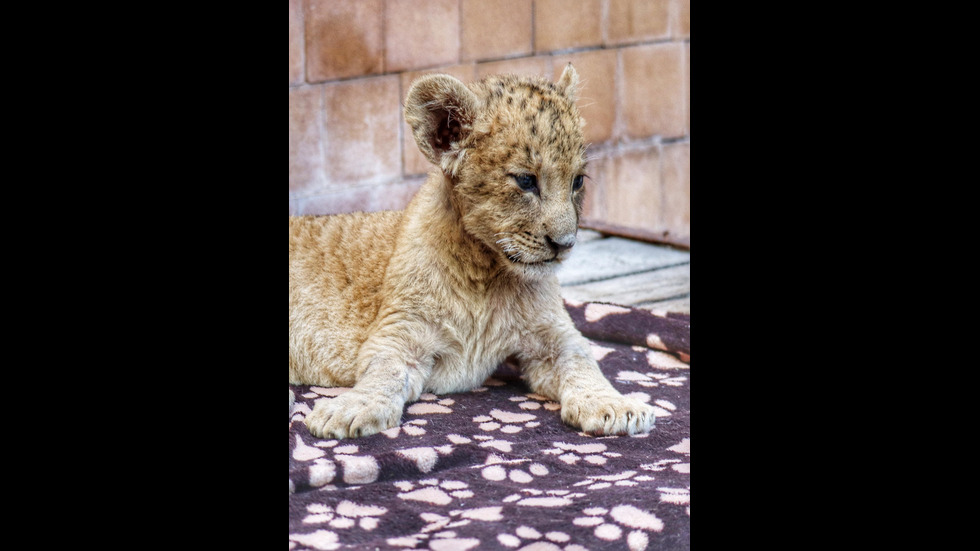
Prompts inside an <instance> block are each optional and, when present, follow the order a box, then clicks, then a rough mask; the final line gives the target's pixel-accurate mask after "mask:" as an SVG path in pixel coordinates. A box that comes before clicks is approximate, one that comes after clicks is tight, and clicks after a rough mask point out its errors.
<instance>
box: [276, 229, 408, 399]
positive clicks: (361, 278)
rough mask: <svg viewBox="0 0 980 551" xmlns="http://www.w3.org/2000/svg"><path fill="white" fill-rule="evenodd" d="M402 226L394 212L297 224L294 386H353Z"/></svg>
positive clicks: (292, 254) (292, 282)
mask: <svg viewBox="0 0 980 551" xmlns="http://www.w3.org/2000/svg"><path fill="white" fill-rule="evenodd" d="M401 219H402V213H401V212H393V211H384V212H374V213H354V214H338V215H333V216H290V217H289V372H290V373H289V378H290V381H292V382H295V383H305V384H331V383H332V384H353V363H354V359H355V358H356V356H357V350H358V348H359V347H360V345H361V343H362V342H363V341H364V338H365V330H366V329H367V327H368V326H369V325H370V324H371V322H372V321H374V318H375V316H376V315H377V312H378V308H379V307H380V300H381V297H380V290H381V286H382V283H383V281H384V275H385V271H386V269H387V267H388V259H389V258H390V257H391V253H392V251H393V249H394V245H395V241H396V239H397V236H398V231H399V224H400V222H401ZM327 365H329V366H330V371H331V372H332V373H334V375H332V376H330V375H327V374H326V369H325V367H326V366H327ZM348 370H350V373H349V376H350V377H351V379H350V380H349V381H347V380H344V379H346V375H348V374H347V373H346V371H348Z"/></svg>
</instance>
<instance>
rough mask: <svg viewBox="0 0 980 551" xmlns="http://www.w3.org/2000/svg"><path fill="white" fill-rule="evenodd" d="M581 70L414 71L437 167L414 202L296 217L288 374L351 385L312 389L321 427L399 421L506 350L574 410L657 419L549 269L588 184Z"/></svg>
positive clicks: (592, 426)
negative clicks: (545, 75)
mask: <svg viewBox="0 0 980 551" xmlns="http://www.w3.org/2000/svg"><path fill="white" fill-rule="evenodd" d="M577 82H578V76H577V74H576V72H575V70H574V69H573V68H572V67H571V65H569V66H567V67H566V68H565V70H564V72H563V73H562V75H561V78H560V79H559V80H558V82H557V83H552V82H548V81H544V80H538V79H531V78H527V77H516V76H499V77H490V78H488V79H486V80H484V81H481V82H477V83H473V84H470V85H469V86H466V85H464V84H463V83H462V82H460V81H459V80H457V79H455V78H453V77H451V76H448V75H426V76H423V77H420V78H419V79H417V80H416V81H415V82H414V83H413V84H412V87H411V88H410V90H409V92H408V96H407V99H406V102H405V120H406V121H408V123H409V125H410V126H411V127H412V131H413V133H414V136H415V139H416V142H417V143H418V146H419V149H420V150H421V151H422V153H423V154H424V155H425V156H426V157H427V158H428V159H429V160H430V161H431V162H432V163H433V164H434V165H436V166H437V167H438V170H433V171H432V172H431V173H430V175H429V178H428V180H427V181H426V182H425V184H424V185H423V186H422V188H421V189H420V190H419V192H418V193H417V194H416V196H415V197H414V198H413V199H412V201H411V203H410V204H409V205H408V207H407V208H406V210H404V211H402V212H378V213H369V214H365V213H355V214H343V215H336V216H324V217H312V216H302V217H290V219H289V381H290V383H294V384H312V385H319V386H327V387H332V386H347V387H353V388H352V389H351V390H350V391H348V392H346V393H344V394H341V395H340V396H337V397H336V398H333V399H330V400H321V401H319V402H317V403H316V405H315V407H314V409H313V412H312V413H311V414H310V415H309V416H307V418H306V424H307V426H308V427H309V429H310V431H311V432H312V433H313V434H314V435H316V436H319V437H323V438H353V437H358V436H366V435H369V434H374V433H376V432H379V431H382V430H385V429H387V428H390V427H393V426H396V425H397V424H398V423H399V421H400V419H401V415H402V410H403V408H404V406H405V404H406V403H409V402H412V401H415V400H417V399H418V398H419V396H420V395H421V394H422V393H423V392H432V393H436V394H441V393H452V392H462V391H466V390H470V389H472V388H475V387H477V386H479V385H480V384H481V383H482V382H483V381H484V380H485V379H486V378H487V377H488V376H489V375H490V374H491V373H492V372H493V371H494V369H495V367H496V366H497V365H499V364H500V363H501V362H502V361H504V360H505V359H506V358H508V357H510V358H512V359H515V360H516V361H517V363H518V364H519V365H520V367H521V370H522V373H523V376H524V379H525V381H526V383H527V384H528V386H529V387H530V389H531V390H532V391H534V392H536V393H538V394H541V395H544V396H547V397H549V398H551V399H553V400H556V401H558V402H560V404H561V417H562V419H563V420H564V421H565V422H566V423H568V424H570V425H572V426H574V427H577V428H580V429H582V430H584V431H587V432H590V433H594V434H623V433H636V432H645V431H648V430H650V427H651V426H652V424H653V422H654V416H653V409H652V408H651V407H650V406H648V405H646V404H644V403H642V402H640V401H638V400H634V399H631V398H626V397H624V396H622V395H621V394H620V393H619V392H617V391H616V390H615V389H614V388H613V387H612V385H611V384H609V382H608V381H607V380H606V379H605V378H604V377H603V375H602V373H601V372H600V370H599V367H598V365H597V363H596V361H595V359H594V358H593V356H592V352H591V348H590V346H589V344H588V342H587V341H586V340H585V338H584V337H582V335H581V334H580V333H579V332H578V331H577V330H576V329H575V327H574V325H573V324H572V321H571V318H570V317H569V315H568V312H567V311H566V310H565V308H564V305H563V303H562V299H561V296H560V294H559V286H558V280H557V278H556V276H555V269H556V268H557V266H558V264H559V263H560V262H561V261H562V260H564V259H565V258H566V257H567V256H568V254H569V251H570V250H571V248H572V245H574V243H575V234H576V231H577V226H578V217H579V213H580V211H581V205H582V197H583V195H582V194H583V190H582V189H581V176H582V175H583V170H584V169H585V165H586V161H585V146H584V144H583V140H582V132H581V121H580V118H579V114H578V111H577V109H576V107H575V103H574V97H575V96H574V94H575V87H576V84H577ZM531 184H533V185H531Z"/></svg>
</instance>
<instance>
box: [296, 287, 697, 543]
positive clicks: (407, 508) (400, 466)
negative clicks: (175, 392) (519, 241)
mask: <svg viewBox="0 0 980 551" xmlns="http://www.w3.org/2000/svg"><path fill="white" fill-rule="evenodd" d="M566 307H567V309H568V311H569V313H570V314H571V316H572V319H573V320H574V321H575V324H576V326H577V327H578V328H579V329H580V330H581V331H582V333H583V334H584V335H585V336H586V337H587V338H589V340H590V341H591V343H592V351H593V353H594V354H595V357H596V359H597V360H598V361H599V366H600V367H601V368H602V371H603V372H604V373H605V375H606V377H608V378H609V380H610V381H612V383H613V385H614V386H615V387H616V388H617V389H619V391H620V392H622V393H623V394H625V395H629V396H634V397H638V398H639V399H641V400H643V401H644V402H647V403H649V404H651V405H652V406H654V407H655V408H656V415H657V419H656V425H655V426H654V428H653V430H652V431H651V432H650V433H649V434H644V435H634V436H611V437H594V436H590V435H587V434H584V433H581V432H578V431H576V430H575V429H573V428H571V427H569V426H567V425H565V424H564V423H562V421H561V418H560V412H559V410H560V406H559V404H557V403H555V402H552V401H549V400H548V399H546V398H545V397H543V396H539V395H536V394H534V393H532V392H531V391H530V390H529V389H528V388H527V387H526V386H525V385H524V384H523V383H522V381H521V379H520V374H519V372H517V371H516V370H515V369H513V367H512V366H509V365H506V364H505V365H502V366H501V367H500V368H499V369H498V370H497V372H496V373H495V374H494V375H493V376H492V377H491V378H489V379H488V380H487V381H486V382H485V383H484V385H483V386H481V387H480V388H477V389H475V390H473V391H471V392H466V393H461V394H452V395H442V396H434V395H431V394H425V395H423V396H422V397H421V399H420V400H419V401H418V402H416V403H414V404H411V405H409V406H408V407H407V408H406V411H405V413H404V415H403V416H402V424H401V425H400V426H398V427H393V428H391V429H388V430H386V431H384V432H383V433H380V434H375V435H372V436H369V437H366V438H361V439H354V440H339V441H338V440H322V439H318V438H314V437H312V436H311V435H310V434H309V432H308V431H307V429H306V425H305V424H304V423H303V419H304V417H305V416H306V415H308V414H309V413H310V411H311V410H312V408H313V405H314V403H315V402H316V401H317V400H329V399H331V398H332V397H334V396H337V395H339V394H341V393H343V392H345V391H346V390H347V389H343V388H320V387H315V386H304V385H290V389H292V390H293V392H294V393H295V395H296V405H295V406H294V408H293V410H292V412H291V413H290V418H289V548H290V549H291V550H293V549H433V550H444V551H465V550H469V549H476V550H484V549H515V550H517V549H526V550H564V551H582V550H586V549H629V550H632V551H638V550H643V549H648V550H654V549H670V550H676V549H689V548H690V515H691V506H690V501H691V497H690V490H691V482H690V472H691V467H690V455H691V438H690V432H691V431H690V353H691V351H690V316H687V315H673V314H671V315H668V316H667V317H660V316H655V315H653V314H652V313H650V312H649V311H646V310H640V309H633V308H625V307H620V306H615V305H608V304H600V303H584V304H576V303H566Z"/></svg>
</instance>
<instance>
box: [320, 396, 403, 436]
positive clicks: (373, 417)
mask: <svg viewBox="0 0 980 551" xmlns="http://www.w3.org/2000/svg"><path fill="white" fill-rule="evenodd" d="M403 405H404V404H402V402H401V400H399V399H397V398H392V397H389V396H378V395H372V394H368V393H365V392H360V391H358V390H356V389H355V390H349V391H347V392H345V393H343V394H341V395H340V396H337V397H336V398H332V399H329V400H320V401H318V402H317V403H316V404H315V405H314V406H313V412H312V413H310V414H309V415H308V416H307V417H306V426H307V428H308V429H309V430H310V433H311V434H312V435H313V436H316V437H318V438H337V439H341V438H360V437H362V436H369V435H372V434H375V433H377V432H381V431H383V430H385V429H390V428H391V427H394V426H396V425H398V422H399V421H400V420H401V417H402V407H403Z"/></svg>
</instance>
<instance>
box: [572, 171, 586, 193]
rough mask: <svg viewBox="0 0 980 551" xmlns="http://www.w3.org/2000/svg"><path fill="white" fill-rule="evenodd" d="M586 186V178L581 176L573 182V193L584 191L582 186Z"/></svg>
mask: <svg viewBox="0 0 980 551" xmlns="http://www.w3.org/2000/svg"><path fill="white" fill-rule="evenodd" d="M583 184H585V176H583V175H581V174H579V175H578V176H576V177H575V179H574V180H572V191H578V190H580V189H582V185H583Z"/></svg>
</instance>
